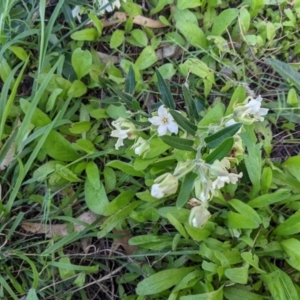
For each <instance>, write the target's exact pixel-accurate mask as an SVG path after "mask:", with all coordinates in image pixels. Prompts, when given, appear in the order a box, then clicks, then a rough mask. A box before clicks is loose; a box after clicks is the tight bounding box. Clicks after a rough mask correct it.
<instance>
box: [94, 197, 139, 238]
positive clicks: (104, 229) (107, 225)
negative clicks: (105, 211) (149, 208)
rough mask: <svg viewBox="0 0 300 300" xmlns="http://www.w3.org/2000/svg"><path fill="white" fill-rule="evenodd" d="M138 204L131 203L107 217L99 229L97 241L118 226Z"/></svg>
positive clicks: (136, 202) (137, 202)
mask: <svg viewBox="0 0 300 300" xmlns="http://www.w3.org/2000/svg"><path fill="white" fill-rule="evenodd" d="M140 204H141V201H135V202H133V203H130V204H129V205H127V206H126V207H125V208H123V209H122V210H120V211H118V212H117V213H115V214H113V215H112V216H110V217H108V218H107V219H106V220H105V221H104V223H103V224H102V225H101V227H100V229H101V231H100V232H99V233H98V234H97V237H98V239H100V238H103V237H105V236H106V235H107V234H108V233H109V232H110V231H111V230H113V229H114V228H115V227H116V226H117V225H118V224H120V223H121V222H123V220H124V219H125V218H127V217H128V216H129V215H130V213H131V212H132V211H133V210H134V209H135V208H136V207H137V206H139V205H140Z"/></svg>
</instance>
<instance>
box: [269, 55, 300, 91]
mask: <svg viewBox="0 0 300 300" xmlns="http://www.w3.org/2000/svg"><path fill="white" fill-rule="evenodd" d="M266 62H267V63H268V64H270V65H271V66H272V67H273V69H274V70H275V71H276V72H277V73H278V74H279V75H280V76H281V77H282V78H283V79H284V80H287V81H289V82H290V83H292V85H294V86H295V87H296V88H297V89H298V91H300V73H299V72H297V71H295V70H294V69H293V68H292V67H291V66H290V65H289V64H287V63H285V62H282V61H279V60H277V59H274V58H268V59H266Z"/></svg>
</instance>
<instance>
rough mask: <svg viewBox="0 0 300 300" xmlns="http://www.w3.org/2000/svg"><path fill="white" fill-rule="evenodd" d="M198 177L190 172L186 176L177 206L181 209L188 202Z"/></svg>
mask: <svg viewBox="0 0 300 300" xmlns="http://www.w3.org/2000/svg"><path fill="white" fill-rule="evenodd" d="M197 176H198V175H197V174H195V173H193V172H190V173H188V174H186V175H185V177H184V179H183V182H182V184H181V187H180V192H179V194H178V197H177V200H176V206H177V207H178V208H181V207H182V206H183V205H184V204H186V202H187V201H188V199H189V197H190V194H191V192H192V190H193V187H194V181H195V179H196V177H197Z"/></svg>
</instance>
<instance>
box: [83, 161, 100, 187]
mask: <svg viewBox="0 0 300 300" xmlns="http://www.w3.org/2000/svg"><path fill="white" fill-rule="evenodd" d="M85 171H86V175H87V178H88V180H89V182H90V183H91V185H92V186H93V187H94V189H95V190H99V189H100V188H101V182H100V179H99V177H100V174H99V167H98V166H97V165H96V164H95V163H94V162H93V161H89V162H88V163H87V165H86V169H85Z"/></svg>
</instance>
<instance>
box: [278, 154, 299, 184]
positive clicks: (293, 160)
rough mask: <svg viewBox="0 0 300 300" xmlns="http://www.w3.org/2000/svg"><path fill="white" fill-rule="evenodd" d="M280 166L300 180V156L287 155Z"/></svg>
mask: <svg viewBox="0 0 300 300" xmlns="http://www.w3.org/2000/svg"><path fill="white" fill-rule="evenodd" d="M281 166H282V168H283V169H284V170H285V171H287V172H289V173H290V174H292V175H293V176H294V177H295V178H296V179H297V180H298V181H300V157H299V156H292V157H289V158H288V159H287V160H286V161H285V162H284V163H283V164H282V165H281Z"/></svg>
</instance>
